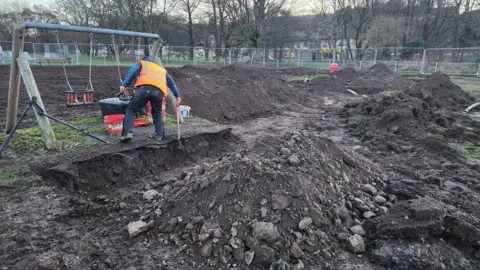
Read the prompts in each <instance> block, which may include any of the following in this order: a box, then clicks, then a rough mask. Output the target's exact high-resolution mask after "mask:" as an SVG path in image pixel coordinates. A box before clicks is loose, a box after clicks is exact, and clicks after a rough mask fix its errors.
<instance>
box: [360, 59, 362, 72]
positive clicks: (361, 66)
mask: <svg viewBox="0 0 480 270" xmlns="http://www.w3.org/2000/svg"><path fill="white" fill-rule="evenodd" d="M362 61H363V60H360V71H362Z"/></svg>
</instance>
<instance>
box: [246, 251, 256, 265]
mask: <svg viewBox="0 0 480 270" xmlns="http://www.w3.org/2000/svg"><path fill="white" fill-rule="evenodd" d="M254 257H255V252H254V251H253V250H249V251H247V252H245V263H246V264H247V265H250V264H251V263H252V261H253V258H254Z"/></svg>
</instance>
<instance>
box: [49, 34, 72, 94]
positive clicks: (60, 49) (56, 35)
mask: <svg viewBox="0 0 480 270" xmlns="http://www.w3.org/2000/svg"><path fill="white" fill-rule="evenodd" d="M53 33H54V34H55V37H56V38H57V46H58V52H60V53H61V52H62V45H60V37H59V35H58V31H57V30H53ZM62 67H63V74H64V75H65V81H66V82H67V86H68V89H69V90H70V91H71V92H73V89H72V86H71V85H70V81H69V80H68V75H67V69H66V68H65V62H64V61H63V60H62Z"/></svg>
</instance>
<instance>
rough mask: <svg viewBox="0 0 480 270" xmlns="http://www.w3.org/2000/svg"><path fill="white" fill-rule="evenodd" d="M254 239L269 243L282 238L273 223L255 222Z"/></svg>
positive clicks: (253, 228) (253, 226) (253, 227)
mask: <svg viewBox="0 0 480 270" xmlns="http://www.w3.org/2000/svg"><path fill="white" fill-rule="evenodd" d="M252 233H253V237H255V238H257V239H259V240H265V241H267V242H270V243H272V242H275V241H276V240H278V239H279V238H280V233H279V232H278V230H277V228H276V227H275V225H273V223H271V222H255V223H253V224H252Z"/></svg>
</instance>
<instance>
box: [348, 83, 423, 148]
mask: <svg viewBox="0 0 480 270" xmlns="http://www.w3.org/2000/svg"><path fill="white" fill-rule="evenodd" d="M347 108H348V109H347V110H346V113H347V117H352V119H353V118H354V117H357V118H359V123H358V124H357V125H356V131H355V133H354V134H355V135H360V136H366V137H365V139H368V138H371V137H372V136H374V133H384V132H387V133H390V134H396V135H399V136H404V137H414V136H416V135H417V134H416V132H419V131H421V130H422V129H425V128H427V126H428V125H429V124H430V122H432V121H433V116H432V114H431V111H430V110H429V106H428V105H427V104H426V103H425V102H423V101H422V100H420V99H417V98H414V97H411V96H409V95H406V94H404V93H393V94H386V95H377V96H374V97H372V98H369V99H368V100H366V101H362V102H359V103H354V104H349V105H347Z"/></svg>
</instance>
